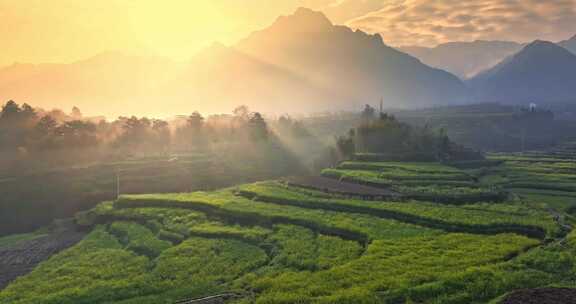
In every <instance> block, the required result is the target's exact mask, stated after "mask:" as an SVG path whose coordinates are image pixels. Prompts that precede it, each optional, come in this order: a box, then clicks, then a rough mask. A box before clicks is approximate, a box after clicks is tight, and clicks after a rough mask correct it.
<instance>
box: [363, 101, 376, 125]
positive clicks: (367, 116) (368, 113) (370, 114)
mask: <svg viewBox="0 0 576 304" xmlns="http://www.w3.org/2000/svg"><path fill="white" fill-rule="evenodd" d="M360 116H361V117H362V120H364V121H370V120H372V119H374V117H376V109H374V108H373V107H372V106H370V105H368V104H367V105H365V106H364V110H362V113H361V114H360Z"/></svg>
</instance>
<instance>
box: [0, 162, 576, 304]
mask: <svg viewBox="0 0 576 304" xmlns="http://www.w3.org/2000/svg"><path fill="white" fill-rule="evenodd" d="M571 156H573V153H572V154H563V155H554V154H544V153H543V154H536V153H533V154H526V155H504V154H498V155H494V156H491V158H490V159H489V160H481V161H472V162H465V163H454V164H452V165H453V166H448V165H443V164H439V163H422V162H420V163H409V162H386V161H377V162H363V161H347V162H343V163H341V164H340V165H338V166H337V167H336V168H333V169H326V170H325V171H323V173H322V174H323V175H324V176H325V178H324V180H323V179H320V178H291V179H287V180H278V181H264V182H259V183H254V184H246V185H239V186H236V187H232V188H228V189H223V190H219V191H211V192H193V193H177V194H176V193H175V194H144V195H125V196H122V197H121V198H120V199H119V200H116V201H114V202H103V203H102V204H100V205H99V206H98V207H96V208H94V209H93V210H91V211H89V212H83V213H80V214H78V216H77V217H76V223H77V224H78V225H80V227H83V228H82V230H88V231H90V232H89V233H88V235H87V236H86V237H85V238H84V239H83V240H82V241H80V242H79V243H78V244H76V245H74V246H72V247H71V248H69V249H65V250H64V251H62V252H61V253H58V254H56V255H54V256H52V258H50V259H49V260H46V261H44V262H43V263H41V264H40V265H38V266H37V267H33V268H34V270H32V271H31V272H30V273H29V274H27V275H24V276H23V277H21V278H20V279H18V280H16V281H13V282H12V283H11V284H10V285H8V287H6V288H5V289H3V290H2V291H0V303H11V304H23V303H37V304H44V303H100V302H106V303H122V304H126V303H150V304H152V303H173V302H176V301H181V300H192V299H198V298H203V297H212V299H213V300H214V299H215V300H217V301H220V302H222V303H224V302H226V303H296V302H298V303H315V302H323V303H358V302H362V303H384V302H385V303H389V302H391V303H405V302H410V301H416V302H417V303H487V302H489V301H492V300H494V303H501V301H499V300H497V299H498V298H500V299H503V298H502V297H504V299H506V298H507V296H506V295H507V294H509V293H511V295H510V297H511V298H514V297H518V296H519V295H518V293H519V292H517V291H516V290H518V289H526V288H537V287H544V286H549V285H554V286H573V281H570V278H573V277H574V276H575V275H576V274H575V273H574V271H573V269H574V265H576V260H575V259H574V256H575V253H576V247H574V241H575V240H576V236H575V235H574V233H571V234H568V233H569V231H568V229H570V228H571V227H570V226H569V224H568V223H569V222H571V221H572V218H571V216H570V215H568V214H569V212H571V211H570V210H571V208H573V207H574V204H573V203H570V201H571V200H572V198H573V197H574V193H575V191H576V189H575V188H574V185H573V183H572V182H571V181H572V180H573V179H574V177H575V176H574V172H573V171H571V170H570V167H569V166H570V165H571V164H573V162H574V159H573V158H571ZM464 168H468V169H464ZM330 179H332V180H330ZM338 184H342V185H343V187H342V189H346V193H341V192H332V191H331V190H328V189H334V188H333V187H335V186H336V187H337V185H338ZM358 184H363V186H362V185H359V186H358ZM355 186H356V187H355ZM338 188H339V187H337V189H338ZM370 189H372V190H370ZM368 190H369V191H368ZM355 192H357V194H355ZM510 192H514V193H515V195H509V193H510ZM552 193H553V194H554V195H553V196H550V195H552ZM59 236H60V237H63V236H64V235H62V234H59ZM73 237H74V238H76V237H77V235H74V236H73ZM19 238H20V239H22V240H21V241H17V239H18V238H16V237H11V239H6V240H3V239H0V252H2V253H3V255H2V256H0V266H1V267H8V268H7V269H20V268H17V266H18V265H15V264H13V263H14V262H11V261H15V260H14V259H13V258H12V257H15V256H17V255H18V254H19V253H18V252H28V253H29V254H30V255H31V256H35V255H37V254H38V253H36V252H35V251H33V247H31V246H38V245H42V246H44V243H45V240H46V238H50V237H46V236H42V235H32V236H30V235H27V236H21V237H19ZM2 243H7V244H9V245H4V248H2ZM10 244H11V245H10ZM6 246H7V247H6ZM68 246H70V244H68ZM3 257H5V258H3ZM10 267H12V268H10ZM30 270H31V269H28V270H25V271H24V273H27V272H28V271H30ZM64 274H65V275H64ZM12 275H13V274H12V273H2V276H1V277H0V282H2V281H3V280H4V281H5V280H6V279H8V281H11V280H12V279H13V277H11V276H12ZM571 284H572V285H571ZM478 286H482V288H477V287H478ZM568 291H570V290H568ZM525 292H526V293H529V292H531V290H528V291H525ZM534 292H536V289H535V290H534ZM549 292H551V293H554V292H555V290H554V289H550V290H549ZM520 293H522V292H520ZM220 302H219V303H220ZM506 303H507V302H506ZM542 303H546V302H542Z"/></svg>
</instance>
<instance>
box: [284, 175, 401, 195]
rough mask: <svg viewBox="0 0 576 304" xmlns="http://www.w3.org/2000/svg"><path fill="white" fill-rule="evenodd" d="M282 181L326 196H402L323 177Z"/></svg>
mask: <svg viewBox="0 0 576 304" xmlns="http://www.w3.org/2000/svg"><path fill="white" fill-rule="evenodd" d="M282 180H283V181H285V182H286V183H287V184H289V185H293V186H297V187H300V188H307V189H312V190H317V191H319V192H320V193H323V194H324V195H325V196H326V194H339V195H344V196H348V197H360V198H369V199H383V198H400V196H401V195H400V193H397V192H394V191H391V190H387V189H382V188H375V187H368V186H364V185H360V184H353V183H346V182H341V181H338V180H335V179H332V178H326V177H322V176H296V177H289V178H284V179H282Z"/></svg>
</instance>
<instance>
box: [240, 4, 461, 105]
mask: <svg viewBox="0 0 576 304" xmlns="http://www.w3.org/2000/svg"><path fill="white" fill-rule="evenodd" d="M237 48H238V49H239V50H241V51H243V52H245V53H246V54H249V55H251V56H253V57H255V58H258V59H260V60H262V61H265V62H268V63H272V64H274V65H276V66H279V67H281V68H283V69H286V70H289V71H291V72H292V73H294V74H295V75H299V76H300V77H302V78H304V79H307V80H308V81H309V82H310V83H311V84H312V85H313V86H314V87H316V88H320V89H322V90H325V91H330V92H332V93H334V94H333V95H335V96H339V99H338V100H331V101H330V102H331V103H332V105H333V106H334V107H337V106H338V107H342V106H348V107H350V106H351V105H354V104H356V105H359V104H362V103H375V102H377V101H378V100H380V98H383V99H384V102H385V104H386V105H387V106H398V107H408V106H430V105H434V104H451V103H463V102H466V101H467V97H468V94H467V90H466V88H465V86H464V85H463V83H462V82H461V81H460V80H459V79H457V77H455V76H454V75H452V74H450V73H447V72H445V71H442V70H438V69H434V68H431V67H428V66H426V65H424V64H422V63H421V62H420V61H419V60H418V59H416V58H414V57H412V56H409V55H407V54H404V53H402V52H400V51H397V50H395V49H393V48H391V47H388V46H386V45H385V44H384V43H383V41H382V38H381V37H380V35H368V34H366V33H364V32H361V31H352V30H351V29H350V28H347V27H344V26H335V25H333V24H332V23H331V22H330V20H328V19H327V18H326V16H324V15H323V14H322V13H319V12H315V11H312V10H309V9H305V8H300V9H298V10H297V11H296V13H294V14H293V15H290V16H283V17H280V18H278V19H277V20H276V22H274V24H272V25H271V26H270V27H268V28H266V29H264V30H261V31H258V32H255V33H253V34H252V35H250V36H249V37H247V38H246V39H244V40H242V41H241V42H240V43H238V45H237Z"/></svg>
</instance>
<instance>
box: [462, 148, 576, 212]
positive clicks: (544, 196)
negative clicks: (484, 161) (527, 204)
mask: <svg viewBox="0 0 576 304" xmlns="http://www.w3.org/2000/svg"><path fill="white" fill-rule="evenodd" d="M566 153H567V152H566ZM490 158H492V159H494V160H500V161H503V162H504V163H503V164H502V165H500V166H497V167H491V168H484V169H480V170H475V171H473V172H471V173H472V174H477V175H478V176H479V179H480V182H481V183H483V184H485V185H496V186H498V187H502V188H505V189H507V190H509V191H511V192H513V193H515V194H517V195H518V196H520V197H521V198H522V199H524V200H527V201H531V202H534V203H540V204H545V205H546V206H548V207H551V208H555V209H558V210H561V211H569V212H570V213H572V212H573V210H572V209H574V208H576V157H574V158H567V156H566V155H556V154H552V155H548V154H541V153H526V154H523V155H510V154H507V155H501V154H494V155H491V156H490Z"/></svg>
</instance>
